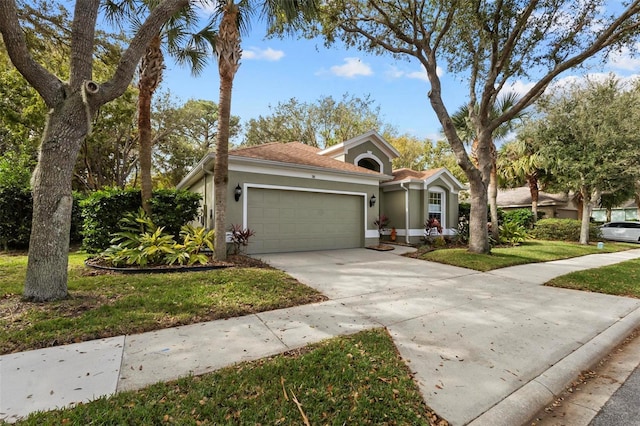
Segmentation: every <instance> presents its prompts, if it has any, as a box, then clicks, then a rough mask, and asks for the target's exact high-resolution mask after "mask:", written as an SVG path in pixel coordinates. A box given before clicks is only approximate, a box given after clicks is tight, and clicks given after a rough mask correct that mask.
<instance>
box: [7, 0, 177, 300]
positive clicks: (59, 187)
mask: <svg viewBox="0 0 640 426" xmlns="http://www.w3.org/2000/svg"><path fill="white" fill-rule="evenodd" d="M100 3H101V1H100V0H82V1H77V2H76V3H75V8H74V11H73V20H72V23H71V28H70V31H69V40H68V41H69V44H70V55H69V57H68V58H65V59H66V60H67V63H68V66H69V78H68V79H62V78H60V77H59V76H58V75H56V74H55V73H54V72H52V71H50V70H48V69H47V68H46V66H45V65H46V64H43V63H40V62H38V61H37V60H36V59H35V56H34V54H33V53H32V52H31V51H30V49H29V47H28V45H27V42H26V38H25V32H24V31H23V28H22V22H21V21H20V20H19V19H18V8H17V5H16V1H15V0H3V1H2V2H0V33H1V34H2V38H3V41H4V44H5V46H6V49H7V52H8V54H9V57H10V58H11V62H12V63H13V65H14V66H15V68H16V69H17V70H18V71H19V72H20V73H21V74H22V75H23V76H24V78H25V80H27V82H28V83H29V84H30V85H31V86H32V87H33V88H34V89H35V90H36V91H37V92H38V94H39V95H40V96H41V97H42V99H43V100H44V103H45V105H46V106H47V109H48V114H47V125H46V127H45V130H44V134H43V136H42V141H41V143H40V147H39V155H38V165H37V166H36V169H35V171H34V173H33V177H32V184H33V185H32V189H33V225H32V228H31V238H30V242H29V259H28V264H27V275H26V280H25V287H24V297H25V299H28V300H34V301H49V300H56V299H62V298H65V297H67V294H68V291H67V265H68V253H69V231H70V226H71V206H72V195H71V181H72V177H73V170H74V167H75V164H76V158H77V156H78V152H79V150H80V146H81V144H82V142H83V141H84V140H85V138H86V136H87V135H88V134H89V133H90V131H91V121H92V119H93V117H94V116H95V114H96V113H97V111H98V109H99V108H100V107H101V106H102V105H104V104H106V103H107V102H109V101H112V100H114V99H115V98H117V97H118V96H120V95H121V94H122V93H123V92H124V91H125V90H126V89H127V87H128V86H129V83H130V82H131V80H132V78H133V74H134V72H135V69H136V66H137V64H138V62H139V60H140V58H141V57H142V55H143V54H144V52H145V49H146V48H147V46H148V45H149V43H150V42H151V39H152V38H153V37H154V36H155V35H156V34H157V33H158V31H159V30H160V28H161V27H162V25H163V24H164V23H165V22H166V21H167V20H168V19H169V18H170V17H171V16H172V15H173V14H175V13H176V12H177V11H178V10H179V9H180V8H182V7H184V6H186V5H187V4H188V0H163V1H162V2H161V3H159V4H158V6H157V7H156V8H154V9H153V11H151V12H150V13H149V15H148V16H147V17H146V19H145V20H144V22H142V24H141V25H140V27H139V29H138V31H137V32H136V33H135V35H134V36H133V38H132V39H131V42H130V43H129V45H128V47H127V48H126V50H124V52H122V55H121V57H120V61H119V62H118V66H117V68H116V69H115V71H114V72H113V74H112V75H111V76H110V77H109V78H107V79H105V80H104V81H95V80H94V75H93V67H94V61H95V59H94V54H95V53H96V52H95V36H96V23H97V19H98V12H99V7H100Z"/></svg>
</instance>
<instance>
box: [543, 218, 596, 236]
mask: <svg viewBox="0 0 640 426" xmlns="http://www.w3.org/2000/svg"><path fill="white" fill-rule="evenodd" d="M581 226H582V223H581V221H579V220H576V219H540V220H539V221H537V222H536V225H535V227H534V228H533V230H532V231H531V236H532V237H533V238H536V239H539V240H560V241H580V227H581ZM600 237H601V234H600V228H598V226H597V225H596V224H594V223H590V224H589V240H590V241H595V240H598V239H599V238H600Z"/></svg>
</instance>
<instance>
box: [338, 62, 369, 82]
mask: <svg viewBox="0 0 640 426" xmlns="http://www.w3.org/2000/svg"><path fill="white" fill-rule="evenodd" d="M344 62H345V63H344V64H343V65H334V66H332V67H331V68H330V70H331V72H332V73H333V74H335V75H337V76H338V77H346V78H353V77H356V76H359V75H364V76H367V75H372V74H373V70H372V69H371V67H370V66H369V64H365V63H364V62H362V61H361V60H360V59H359V58H344Z"/></svg>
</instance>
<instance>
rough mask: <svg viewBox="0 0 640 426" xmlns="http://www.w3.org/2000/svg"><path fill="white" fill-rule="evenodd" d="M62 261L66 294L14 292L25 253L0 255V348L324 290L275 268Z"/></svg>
mask: <svg viewBox="0 0 640 426" xmlns="http://www.w3.org/2000/svg"><path fill="white" fill-rule="evenodd" d="M84 258H85V256H83V255H80V254H73V255H71V256H70V261H69V281H68V288H69V293H70V297H69V298H68V299H67V300H62V301H58V302H50V303H31V302H24V301H22V300H21V292H22V286H23V283H24V276H25V273H26V264H27V259H26V256H6V255H0V277H2V278H0V328H1V329H2V330H3V333H2V334H0V354H7V353H11V352H17V351H24V350H29V349H38V348H44V347H50V346H56V345H62V344H67V343H74V342H79V341H85V340H91V339H99V338H105V337H112V336H118V335H122V334H135V333H141V332H145V331H151V330H157V329H161V328H168V327H174V326H178V325H185V324H193V323H197V322H202V321H211V320H215V319H222V318H231V317H237V316H242V315H247V314H250V313H255V312H263V311H268V310H273V309H280V308H286V307H291V306H297V305H302V304H306V303H312V302H318V301H322V300H325V299H326V298H325V297H324V296H323V295H322V294H320V293H319V292H317V291H316V290H314V289H312V288H310V287H307V286H305V285H303V284H301V283H300V282H298V281H297V280H295V279H294V278H292V277H291V276H289V275H287V274H285V273H284V272H282V271H278V270H275V269H262V268H238V267H234V268H228V269H219V270H212V271H201V272H180V273H168V274H139V275H120V274H101V275H94V271H93V270H89V269H88V268H86V267H85V266H84V264H83V261H84Z"/></svg>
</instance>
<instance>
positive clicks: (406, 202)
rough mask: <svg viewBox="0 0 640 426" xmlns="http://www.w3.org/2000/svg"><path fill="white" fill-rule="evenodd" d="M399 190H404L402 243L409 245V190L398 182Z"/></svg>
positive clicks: (402, 183)
mask: <svg viewBox="0 0 640 426" xmlns="http://www.w3.org/2000/svg"><path fill="white" fill-rule="evenodd" d="M400 188H402V189H404V191H405V192H404V227H405V229H404V241H405V243H407V244H409V188H405V186H404V182H400Z"/></svg>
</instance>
